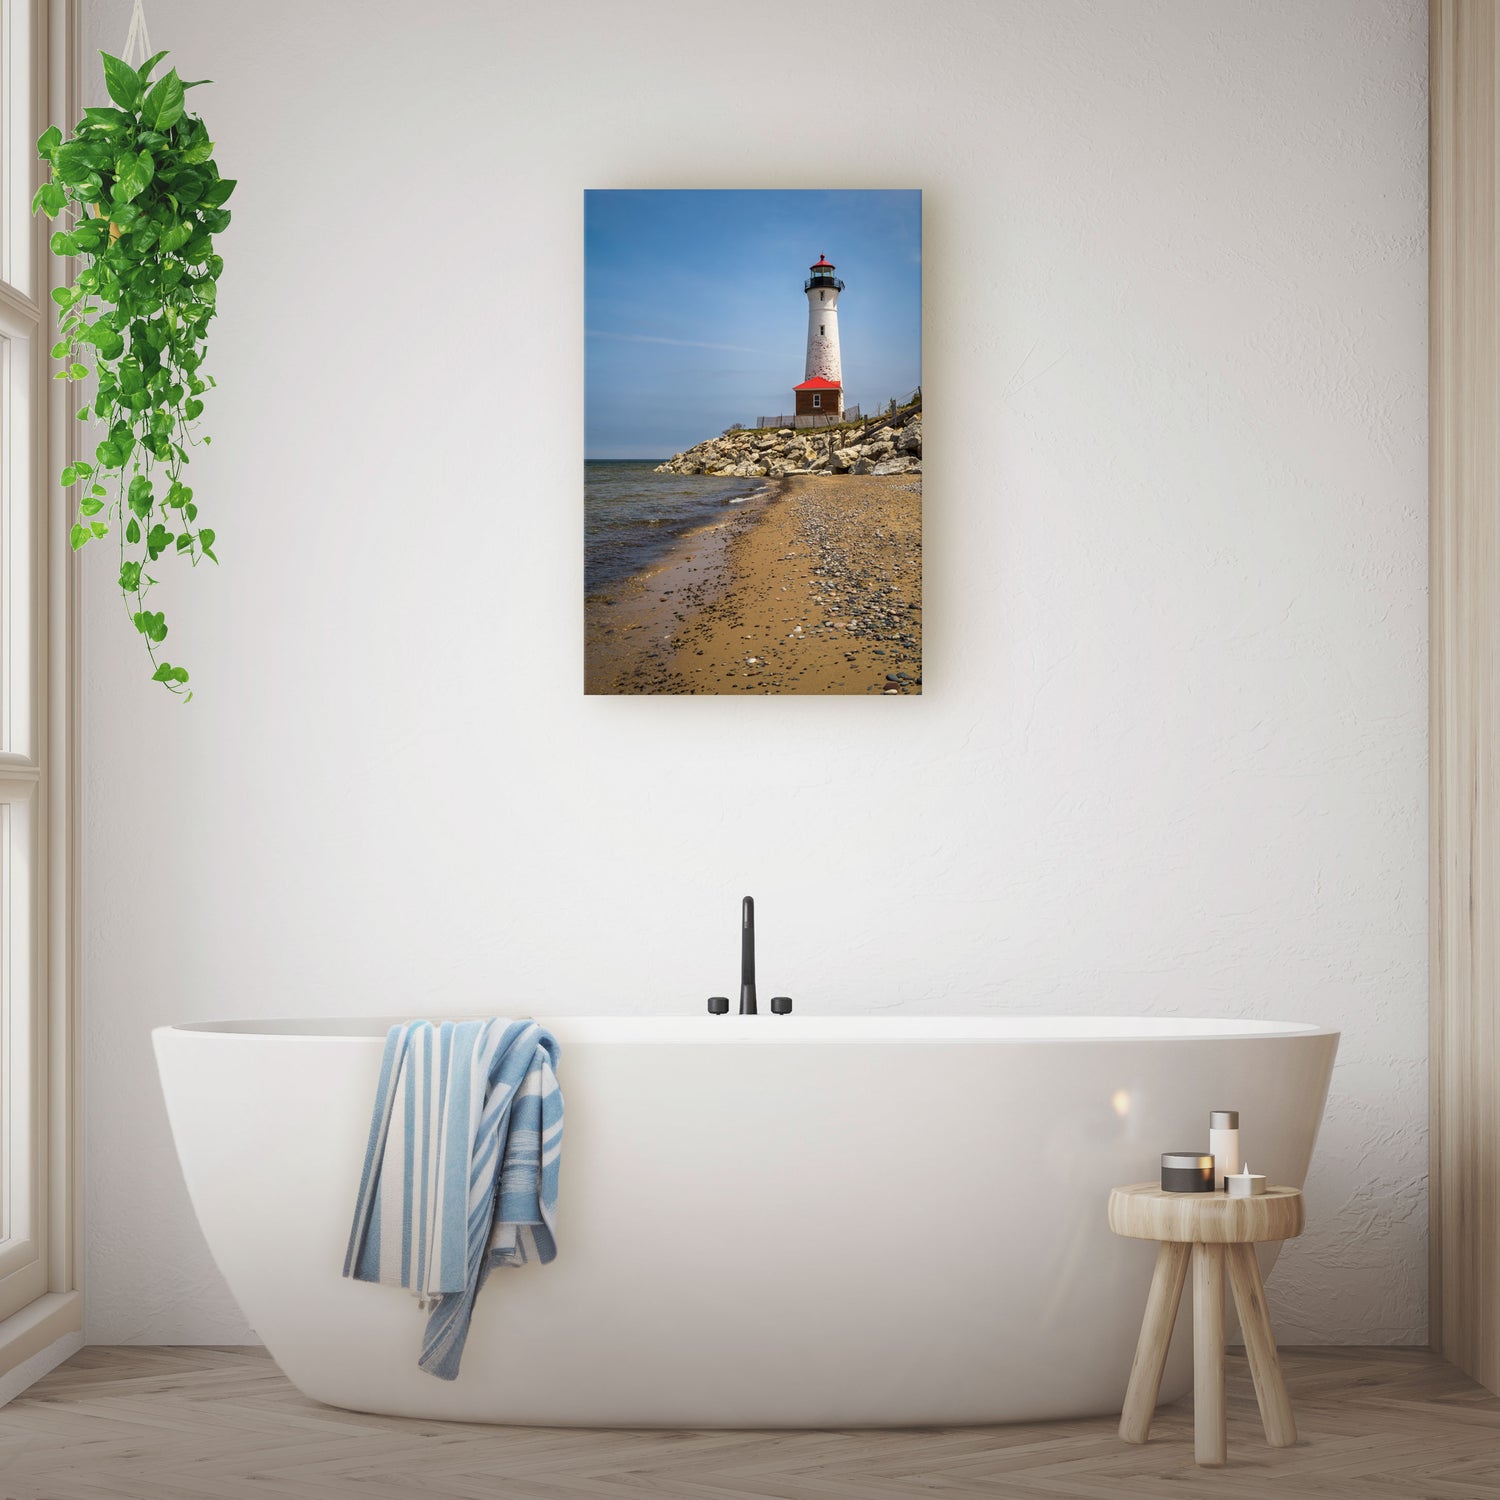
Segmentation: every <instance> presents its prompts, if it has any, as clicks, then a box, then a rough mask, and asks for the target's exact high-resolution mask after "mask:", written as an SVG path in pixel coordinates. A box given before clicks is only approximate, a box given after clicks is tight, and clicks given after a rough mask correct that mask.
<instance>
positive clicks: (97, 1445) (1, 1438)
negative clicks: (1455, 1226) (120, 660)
mask: <svg viewBox="0 0 1500 1500" xmlns="http://www.w3.org/2000/svg"><path fill="white" fill-rule="evenodd" d="M1283 1359H1284V1362H1285V1369H1286V1376H1287V1384H1288V1387H1289V1388H1290V1391H1291V1396H1292V1401H1293V1403H1294V1405H1295V1407H1296V1412H1297V1421H1298V1424H1299V1427H1300V1431H1301V1439H1300V1441H1299V1442H1298V1444H1297V1446H1296V1447H1295V1448H1286V1449H1280V1450H1275V1449H1271V1448H1267V1447H1266V1446H1265V1444H1264V1442H1263V1441H1262V1439H1261V1436H1260V1426H1259V1422H1258V1420H1257V1416H1256V1410H1255V1400H1254V1396H1253V1395H1252V1393H1251V1389H1250V1379H1249V1376H1248V1374H1247V1373H1246V1370H1245V1363H1244V1359H1243V1356H1242V1355H1240V1354H1238V1352H1237V1351H1236V1352H1235V1353H1234V1354H1233V1355H1232V1356H1231V1360H1230V1369H1229V1418H1230V1436H1229V1466H1228V1467H1227V1468H1225V1469H1218V1470H1205V1469H1199V1468H1196V1467H1195V1466H1194V1464H1193V1442H1192V1405H1191V1400H1190V1399H1189V1400H1185V1401H1182V1402H1178V1403H1176V1404H1175V1405H1173V1406H1169V1407H1165V1408H1163V1409H1162V1410H1161V1411H1160V1412H1159V1414H1158V1416H1157V1422H1156V1426H1155V1427H1154V1428H1153V1431H1152V1436H1151V1441H1150V1442H1149V1443H1148V1444H1146V1446H1144V1447H1140V1448H1134V1447H1130V1446H1128V1445H1127V1444H1125V1443H1122V1442H1120V1441H1119V1440H1118V1438H1117V1437H1116V1436H1115V1423H1114V1421H1113V1420H1112V1419H1109V1418H1104V1419H1099V1420H1092V1421H1082V1422H1047V1423H1036V1424H1031V1425H1027V1426H1017V1427H988V1428H974V1427H966V1428H951V1429H944V1430H927V1431H909V1432H885V1431H880V1432H754V1433H752V1432H600V1431H579V1430H571V1429H566V1430H565V1429H556V1428H552V1429H541V1428H524V1427H468V1426H458V1425H454V1424H448V1423H441V1422H424V1421H409V1420H403V1419H398V1418H390V1417H370V1416H361V1415H359V1414H358V1413H354V1412H346V1411H338V1410H335V1409H333V1408H331V1407H326V1406H319V1405H317V1404H316V1403H315V1402H312V1401H308V1400H306V1399H305V1398H304V1397H302V1396H300V1395H298V1394H297V1392H296V1391H295V1390H294V1389H293V1388H292V1387H291V1385H290V1384H288V1382H287V1381H286V1380H285V1379H284V1378H283V1377H282V1375H281V1374H280V1372H279V1371H278V1370H277V1369H276V1367H275V1365H273V1364H272V1363H271V1361H270V1360H269V1359H268V1358H267V1357H266V1355H265V1354H264V1353H263V1352H261V1351H260V1350H258V1349H197V1348H193V1349H186V1348H171V1349H129V1348H125V1349H109V1348H94V1349H86V1350H84V1351H83V1352H82V1353H80V1354H78V1355H76V1356H75V1357H74V1358H73V1359H71V1360H69V1361H68V1362H67V1363H66V1364H65V1365H63V1366H61V1367H60V1368H59V1369H57V1370H56V1371H54V1372H53V1373H52V1374H51V1375H49V1376H48V1377H47V1378H46V1379H45V1380H43V1381H41V1382H40V1383H39V1384H38V1385H36V1386H34V1387H33V1388H32V1389H31V1390H30V1391H29V1392H27V1394H26V1395H25V1396H23V1397H21V1398H19V1399H18V1400H16V1401H13V1402H12V1403H11V1404H10V1405H9V1406H8V1407H5V1408H3V1409H0V1496H3V1500H122V1497H128V1500H268V1497H287V1500H345V1497H358V1500H657V1497H661V1500H908V1497H915V1496H922V1497H928V1500H930V1497H941V1500H960V1497H964V1496H986V1497H990V1500H995V1497H1005V1500H1009V1497H1016V1500H1157V1497H1164V1496H1172V1497H1181V1500H1200V1497H1201V1500H1260V1497H1262V1496H1270V1497H1278V1500H1302V1497H1340V1500H1342V1497H1349V1500H1482V1497H1496V1500H1500V1399H1497V1398H1495V1397H1493V1396H1491V1395H1489V1394H1488V1393H1487V1392H1485V1391H1484V1390H1483V1389H1481V1388H1480V1387H1479V1386H1477V1385H1475V1384H1474V1383H1473V1382H1472V1381H1470V1380H1468V1379H1467V1378H1466V1377H1464V1376H1463V1375H1460V1374H1459V1373H1458V1372H1457V1371H1456V1370H1455V1369H1453V1367H1452V1366H1450V1365H1447V1364H1445V1363H1443V1362H1442V1361H1441V1360H1439V1359H1437V1358H1436V1357H1435V1356H1434V1355H1432V1354H1429V1353H1427V1352H1426V1351H1425V1350H1418V1349H1300V1350H1291V1351H1283Z"/></svg>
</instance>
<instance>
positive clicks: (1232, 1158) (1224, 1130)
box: [1208, 1109, 1240, 1193]
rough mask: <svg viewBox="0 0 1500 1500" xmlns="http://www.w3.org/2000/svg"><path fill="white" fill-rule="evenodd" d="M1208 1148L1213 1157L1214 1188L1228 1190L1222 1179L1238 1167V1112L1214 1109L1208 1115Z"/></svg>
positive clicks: (1227, 1185)
mask: <svg viewBox="0 0 1500 1500" xmlns="http://www.w3.org/2000/svg"><path fill="white" fill-rule="evenodd" d="M1208 1150H1209V1154H1210V1155H1211V1156H1212V1157H1213V1159H1214V1189H1215V1191H1217V1192H1221V1193H1223V1192H1228V1191H1229V1184H1228V1183H1227V1182H1225V1181H1224V1179H1225V1178H1226V1177H1227V1176H1229V1175H1230V1174H1231V1173H1234V1172H1238V1171H1239V1169H1240V1112H1239V1110H1237V1109H1216V1110H1212V1111H1211V1112H1210V1113H1209V1116H1208Z"/></svg>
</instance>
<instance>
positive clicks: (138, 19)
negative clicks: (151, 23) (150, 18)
mask: <svg viewBox="0 0 1500 1500" xmlns="http://www.w3.org/2000/svg"><path fill="white" fill-rule="evenodd" d="M150 56H151V38H150V37H149V36H148V35H147V34H146V8H145V6H144V5H143V4H142V3H141V0H135V5H134V7H133V8H132V9H131V12H130V30H129V31H127V32H126V33H125V45H124V46H123V47H122V48H121V49H120V60H121V61H122V62H128V63H129V64H130V66H131V67H132V68H138V67H140V65H141V64H142V63H143V62H145V60H146V59H147V58H148V57H150Z"/></svg>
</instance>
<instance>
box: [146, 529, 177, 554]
mask: <svg viewBox="0 0 1500 1500" xmlns="http://www.w3.org/2000/svg"><path fill="white" fill-rule="evenodd" d="M171 543H172V533H171V532H170V531H168V530H167V528H166V527H165V526H163V525H162V524H161V522H160V521H158V522H157V523H156V525H155V526H153V527H152V528H151V530H150V531H149V532H147V533H146V551H147V552H149V553H150V554H151V561H152V562H155V561H156V559H157V558H158V557H160V556H161V555H162V553H163V552H165V551H166V550H167V548H168V547H169V546H170V545H171Z"/></svg>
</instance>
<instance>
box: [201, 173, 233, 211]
mask: <svg viewBox="0 0 1500 1500" xmlns="http://www.w3.org/2000/svg"><path fill="white" fill-rule="evenodd" d="M238 182H239V179H238V178H237V177H221V178H219V180H218V181H217V182H211V183H209V185H208V186H207V187H206V188H204V190H203V195H202V197H200V198H199V200H198V201H199V202H200V203H202V204H203V205H205V206H206V207H208V208H218V207H219V206H220V205H221V204H224V203H227V202H228V201H229V195H230V194H231V193H233V192H234V189H235V186H236V184H237V183H238Z"/></svg>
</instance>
